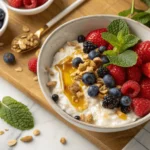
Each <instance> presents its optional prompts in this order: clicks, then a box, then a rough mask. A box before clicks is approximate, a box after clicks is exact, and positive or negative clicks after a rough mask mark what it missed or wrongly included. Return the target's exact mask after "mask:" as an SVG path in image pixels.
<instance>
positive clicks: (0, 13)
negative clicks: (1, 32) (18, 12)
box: [0, 8, 5, 20]
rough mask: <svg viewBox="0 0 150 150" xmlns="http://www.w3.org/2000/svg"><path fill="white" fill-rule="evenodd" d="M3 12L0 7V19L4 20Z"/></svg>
mask: <svg viewBox="0 0 150 150" xmlns="http://www.w3.org/2000/svg"><path fill="white" fill-rule="evenodd" d="M4 18H5V12H4V11H3V10H2V9H1V8H0V20H4Z"/></svg>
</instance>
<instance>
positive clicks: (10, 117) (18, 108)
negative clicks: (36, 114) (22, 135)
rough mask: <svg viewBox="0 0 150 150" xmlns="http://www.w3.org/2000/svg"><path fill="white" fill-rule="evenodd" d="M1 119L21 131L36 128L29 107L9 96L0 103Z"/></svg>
mask: <svg viewBox="0 0 150 150" xmlns="http://www.w3.org/2000/svg"><path fill="white" fill-rule="evenodd" d="M0 118H2V119H3V120H4V121H6V122H7V123H8V124H10V125H11V126H13V127H15V128H17V129H20V130H27V129H31V128H33V127H34V121H33V117H32V114H31V112H30V111H29V109H28V108H27V106H25V105H24V104H22V103H21V102H17V101H16V100H15V99H13V98H11V97H9V96H6V97H4V98H3V100H2V102H0Z"/></svg>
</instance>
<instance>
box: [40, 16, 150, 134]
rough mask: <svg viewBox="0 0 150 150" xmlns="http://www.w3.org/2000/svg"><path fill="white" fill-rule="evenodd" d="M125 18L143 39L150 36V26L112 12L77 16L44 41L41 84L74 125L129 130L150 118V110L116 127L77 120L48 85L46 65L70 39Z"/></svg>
mask: <svg viewBox="0 0 150 150" xmlns="http://www.w3.org/2000/svg"><path fill="white" fill-rule="evenodd" d="M118 18H122V19H124V20H125V21H126V22H127V23H128V25H129V27H130V29H131V31H132V32H133V33H134V34H136V35H137V36H138V37H140V38H141V40H143V41H144V40H150V29H149V28H147V27H146V26H144V25H142V24H140V23H138V22H136V21H134V20H131V19H128V18H124V17H119V16H113V15H97V16H88V17H82V18H79V19H75V20H72V21H69V22H67V23H65V24H63V25H61V26H60V27H58V28H57V29H55V30H54V31H53V32H52V33H51V34H50V35H49V36H48V38H47V40H46V41H45V42H44V44H43V46H42V49H41V52H40V55H39V59H38V79H39V84H40V88H41V90H42V92H43V94H44V96H45V98H46V99H47V101H48V102H49V104H50V105H51V106H52V108H53V109H54V110H55V111H56V112H57V113H58V114H60V115H61V116H62V117H63V118H64V119H66V120H67V121H69V122H70V123H72V124H73V125H76V126H78V127H81V128H83V129H86V130H90V131H96V132H117V131H123V130H127V129H130V128H133V127H136V126H138V125H140V124H142V123H144V122H146V121H148V120H149V119H150V114H148V115H146V116H145V117H143V118H141V119H139V120H137V121H135V122H133V123H130V124H127V125H121V126H119V125H118V126H117V127H103V126H96V125H92V124H87V123H84V122H81V121H78V120H75V119H74V118H73V117H71V116H69V115H68V114H67V113H65V112H64V111H63V110H61V109H60V108H59V107H58V106H57V104H56V103H55V102H53V100H52V99H51V92H50V90H49V88H48V87H47V86H46V83H47V82H48V81H49V78H48V74H47V73H45V69H44V68H45V66H51V63H52V61H53V56H54V55H55V53H56V52H57V51H58V50H59V49H60V48H61V47H62V46H63V45H64V44H65V43H66V42H67V41H71V40H75V39H77V36H78V35H80V34H87V33H88V32H89V31H91V30H94V29H98V28H103V27H107V26H108V25H109V24H110V22H111V21H113V20H114V19H118Z"/></svg>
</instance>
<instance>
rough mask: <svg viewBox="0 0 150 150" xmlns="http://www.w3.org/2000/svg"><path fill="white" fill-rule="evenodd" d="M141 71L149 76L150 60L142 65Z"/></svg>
mask: <svg viewBox="0 0 150 150" xmlns="http://www.w3.org/2000/svg"><path fill="white" fill-rule="evenodd" d="M142 71H143V73H144V74H145V75H146V76H147V77H149V78H150V62H149V63H146V64H144V65H143V66H142Z"/></svg>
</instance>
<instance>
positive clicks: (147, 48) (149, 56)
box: [134, 41, 150, 63]
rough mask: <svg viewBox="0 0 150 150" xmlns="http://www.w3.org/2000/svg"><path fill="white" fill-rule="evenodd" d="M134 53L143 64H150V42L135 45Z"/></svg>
mask: <svg viewBox="0 0 150 150" xmlns="http://www.w3.org/2000/svg"><path fill="white" fill-rule="evenodd" d="M134 51H136V53H137V54H138V56H139V57H140V58H141V59H142V62H143V63H146V62H150V41H145V42H141V43H139V44H137V45H136V46H135V48H134Z"/></svg>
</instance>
